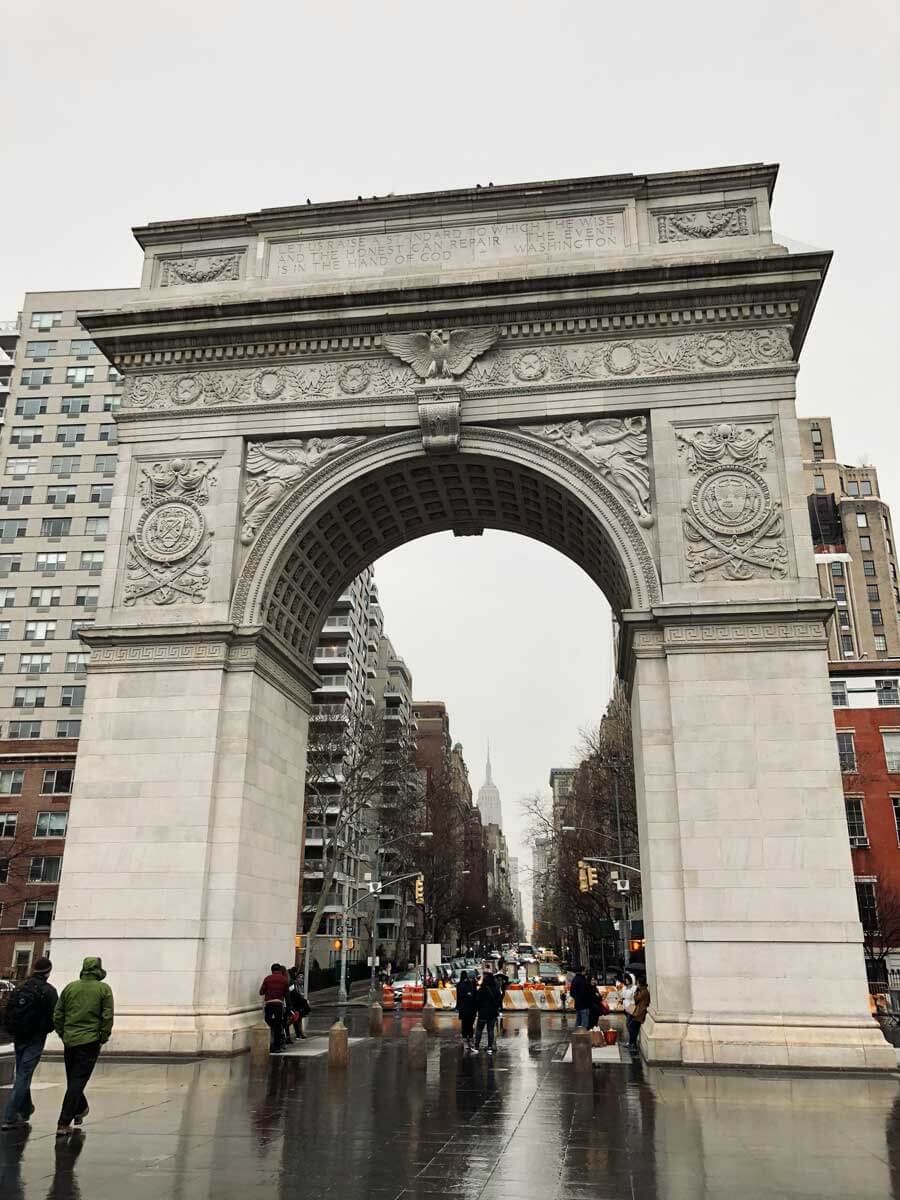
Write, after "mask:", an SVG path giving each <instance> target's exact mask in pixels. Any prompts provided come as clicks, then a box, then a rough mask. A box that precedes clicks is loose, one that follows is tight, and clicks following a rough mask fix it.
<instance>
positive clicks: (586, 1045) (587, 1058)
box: [571, 1029, 594, 1071]
mask: <svg viewBox="0 0 900 1200" xmlns="http://www.w3.org/2000/svg"><path fill="white" fill-rule="evenodd" d="M571 1044H572V1066H573V1067H574V1068H575V1070H576V1071H590V1070H591V1068H592V1066H593V1065H594V1060H593V1058H592V1056H591V1035H590V1033H589V1031H588V1030H587V1029H576V1030H575V1032H574V1033H573V1034H572V1043H571Z"/></svg>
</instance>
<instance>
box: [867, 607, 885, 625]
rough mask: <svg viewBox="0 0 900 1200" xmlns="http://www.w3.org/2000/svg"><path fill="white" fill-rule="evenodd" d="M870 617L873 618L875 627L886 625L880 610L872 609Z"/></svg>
mask: <svg viewBox="0 0 900 1200" xmlns="http://www.w3.org/2000/svg"><path fill="white" fill-rule="evenodd" d="M869 615H870V616H871V618H872V624H873V625H883V624H884V617H883V616H882V613H881V609H880V608H870V609H869Z"/></svg>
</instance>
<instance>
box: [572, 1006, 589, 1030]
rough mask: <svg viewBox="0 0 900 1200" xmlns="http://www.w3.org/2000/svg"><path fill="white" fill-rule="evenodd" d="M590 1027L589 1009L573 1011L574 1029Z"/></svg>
mask: <svg viewBox="0 0 900 1200" xmlns="http://www.w3.org/2000/svg"><path fill="white" fill-rule="evenodd" d="M590 1027H591V1010H590V1009H589V1008H576V1009H575V1028H576V1029H590Z"/></svg>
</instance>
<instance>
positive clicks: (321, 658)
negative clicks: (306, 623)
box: [313, 646, 352, 668]
mask: <svg viewBox="0 0 900 1200" xmlns="http://www.w3.org/2000/svg"><path fill="white" fill-rule="evenodd" d="M351 662H352V659H351V657H350V650H349V648H348V647H347V646H340V647H337V646H319V647H317V649H316V652H315V654H314V655H313V663H314V664H318V663H322V665H323V666H327V667H347V668H349V667H350V665H351Z"/></svg>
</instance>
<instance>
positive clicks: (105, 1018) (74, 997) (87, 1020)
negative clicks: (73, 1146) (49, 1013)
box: [53, 958, 113, 1137]
mask: <svg viewBox="0 0 900 1200" xmlns="http://www.w3.org/2000/svg"><path fill="white" fill-rule="evenodd" d="M105 978H106V972H105V971H104V970H103V964H102V962H101V961H100V959H99V958H86V959H85V960H84V962H83V963H82V966H81V976H80V978H79V979H78V980H76V981H75V982H74V983H68V984H66V986H65V987H64V988H63V990H62V995H61V996H60V998H59V1000H58V1001H57V1003H56V1010H55V1012H54V1014H53V1027H54V1029H55V1030H56V1032H57V1033H58V1034H59V1036H60V1038H61V1039H62V1044H63V1047H64V1052H65V1061H66V1094H65V1097H64V1099H63V1103H62V1110H61V1111H60V1114H59V1123H58V1125H57V1127H56V1134H57V1137H61V1136H62V1135H63V1134H66V1133H71V1132H72V1126H73V1124H74V1125H75V1126H80V1125H81V1123H82V1121H83V1120H84V1118H85V1116H86V1115H87V1112H88V1102H87V1100H86V1099H85V1098H84V1089H85V1088H86V1087H87V1084H88V1080H89V1079H90V1077H91V1074H92V1072H93V1070H94V1067H95V1066H96V1063H97V1058H98V1056H99V1054H100V1047H101V1046H102V1045H103V1043H104V1042H108V1041H109V1035H110V1034H111V1033H112V1027H113V994H112V988H111V987H110V986H109V984H108V983H104V982H103V980H104V979H105Z"/></svg>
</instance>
